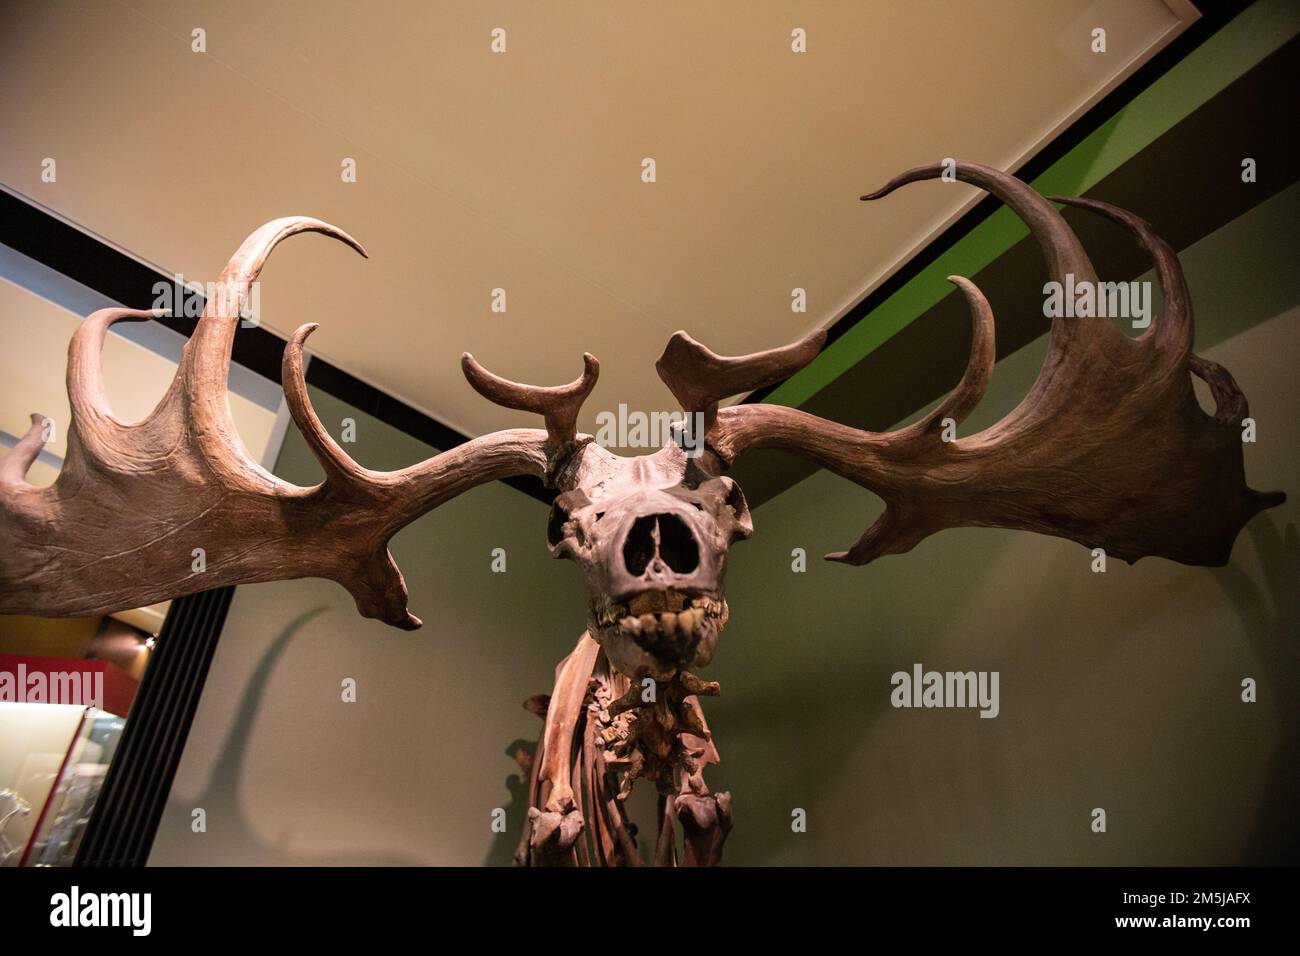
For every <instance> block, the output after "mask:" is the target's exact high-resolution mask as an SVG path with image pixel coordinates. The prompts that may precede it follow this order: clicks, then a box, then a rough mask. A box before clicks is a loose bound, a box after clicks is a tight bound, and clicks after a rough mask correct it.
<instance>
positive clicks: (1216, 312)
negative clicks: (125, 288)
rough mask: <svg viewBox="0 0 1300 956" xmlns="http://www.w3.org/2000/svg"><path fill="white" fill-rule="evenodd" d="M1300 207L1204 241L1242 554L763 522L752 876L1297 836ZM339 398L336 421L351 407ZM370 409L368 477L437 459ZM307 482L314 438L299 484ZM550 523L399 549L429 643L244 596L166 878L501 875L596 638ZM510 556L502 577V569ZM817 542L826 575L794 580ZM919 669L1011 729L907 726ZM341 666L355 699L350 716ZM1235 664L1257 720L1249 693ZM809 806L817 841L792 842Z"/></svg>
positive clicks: (751, 782) (857, 515)
mask: <svg viewBox="0 0 1300 956" xmlns="http://www.w3.org/2000/svg"><path fill="white" fill-rule="evenodd" d="M1298 200H1300V190H1297V189H1292V190H1290V191H1288V192H1287V193H1286V194H1284V195H1283V196H1281V197H1278V198H1277V199H1275V200H1274V201H1273V202H1271V203H1269V204H1268V205H1266V206H1265V207H1261V208H1260V209H1259V210H1256V211H1255V212H1253V213H1251V214H1250V215H1248V216H1246V217H1243V219H1242V220H1239V221H1238V222H1237V223H1234V224H1231V225H1230V226H1228V227H1226V228H1225V229H1224V230H1221V231H1220V232H1219V233H1217V234H1216V235H1215V236H1214V237H1211V238H1210V239H1208V240H1206V241H1205V242H1203V243H1201V244H1199V245H1198V246H1196V247H1194V248H1193V249H1191V250H1188V251H1187V252H1186V253H1184V255H1183V261H1184V263H1185V264H1186V267H1187V269H1188V273H1189V278H1190V281H1191V283H1192V287H1193V294H1194V296H1195V298H1196V301H1197V303H1198V306H1199V309H1200V316H1199V320H1198V348H1199V349H1200V351H1201V352H1202V353H1203V354H1205V355H1207V356H1208V357H1210V358H1213V359H1215V360H1217V361H1220V362H1223V363H1224V364H1226V365H1227V366H1228V367H1229V368H1230V369H1232V371H1233V372H1234V373H1235V374H1236V375H1237V378H1238V380H1239V381H1240V382H1241V384H1242V386H1243V387H1244V388H1245V390H1246V391H1247V393H1248V395H1249V397H1250V399H1251V408H1252V412H1253V414H1254V415H1255V417H1256V418H1257V419H1258V421H1259V423H1260V424H1259V428H1260V440H1259V443H1258V444H1256V445H1254V446H1249V447H1248V448H1247V452H1246V454H1247V464H1248V470H1249V473H1250V476H1251V481H1252V483H1253V485H1254V486H1255V487H1257V488H1261V489H1271V488H1282V489H1285V490H1287V491H1288V492H1289V493H1290V494H1291V500H1290V501H1289V502H1288V503H1287V504H1286V505H1285V506H1283V507H1282V508H1279V509H1276V510H1274V511H1272V512H1269V513H1268V514H1266V515H1264V516H1261V517H1259V518H1257V519H1256V520H1255V521H1254V522H1252V524H1251V525H1250V526H1249V528H1248V529H1247V531H1246V533H1244V534H1243V535H1242V536H1241V538H1240V540H1239V541H1238V543H1237V547H1236V550H1235V551H1234V554H1233V560H1232V563H1231V564H1230V565H1229V566H1228V567H1226V568H1219V569H1205V568H1187V567H1183V566H1181V565H1176V564H1172V563H1169V562H1165V561H1161V560H1158V559H1147V560H1144V561H1141V562H1139V563H1138V564H1137V565H1136V566H1134V567H1129V566H1127V565H1124V564H1122V563H1118V562H1112V563H1111V564H1110V566H1109V569H1108V571H1107V573H1106V574H1104V575H1096V574H1093V573H1091V572H1090V570H1089V561H1090V555H1089V553H1088V552H1087V551H1086V550H1085V549H1083V548H1080V547H1079V546H1077V545H1074V544H1071V543H1069V542H1065V541H1060V540H1056V539H1052V538H1044V537H1036V536H1033V535H1029V534H1022V533H1013V532H1002V531H996V530H980V529H963V530H954V531H948V532H944V533H943V534H941V535H939V536H937V537H935V538H932V539H930V540H928V541H926V542H924V543H923V544H922V545H921V546H919V547H918V548H917V549H916V550H915V551H913V552H912V553H911V554H908V555H903V556H897V557H891V558H887V559H884V560H882V561H880V562H878V563H877V564H874V565H872V566H870V567H868V568H861V569H850V568H845V567H841V566H838V565H829V564H825V563H822V562H820V561H819V560H817V556H818V555H820V554H821V553H823V552H825V551H827V550H833V549H835V548H839V547H842V546H844V545H846V544H848V543H849V542H851V541H852V540H853V539H854V538H855V537H856V536H857V535H858V534H859V533H860V532H861V531H862V530H863V529H864V528H865V527H866V526H867V524H868V523H869V522H870V521H871V520H872V518H873V517H874V514H875V509H876V508H877V507H878V506H877V505H876V504H875V503H874V501H873V499H872V497H871V496H870V495H869V494H868V493H866V492H865V491H863V490H861V489H859V488H857V487H855V486H853V485H850V484H847V483H845V482H843V481H840V480H838V479H835V478H833V477H831V476H829V475H827V474H825V473H821V474H817V475H815V476H813V477H812V478H809V479H808V480H806V481H804V482H802V483H801V484H800V485H798V486H796V487H795V488H793V489H792V490H790V491H789V492H787V493H785V494H784V495H782V496H780V497H778V498H777V499H775V500H774V501H772V502H771V503H769V504H767V505H765V506H764V507H763V508H761V509H760V510H759V511H758V513H757V515H756V520H755V524H756V526H757V533H756V534H755V536H754V538H753V539H752V540H750V541H748V542H746V543H744V544H742V545H740V546H738V547H737V550H736V552H735V555H734V563H733V565H732V571H731V575H730V588H729V589H730V592H731V597H732V611H733V616H732V622H731V625H730V627H729V628H728V631H727V633H726V635H725V636H724V638H723V640H722V642H721V647H720V651H719V654H718V657H717V659H716V660H715V662H714V664H713V666H712V667H711V668H710V669H709V671H708V672H707V676H709V677H711V678H714V679H718V680H721V681H722V684H723V696H722V697H721V698H720V699H719V700H717V701H711V702H709V703H708V712H709V716H710V721H711V723H712V725H713V727H714V730H715V734H716V736H717V739H718V744H719V748H720V751H721V753H722V757H723V763H722V766H721V767H719V768H717V769H716V770H715V772H714V773H713V777H712V780H713V782H714V783H715V785H717V786H722V787H729V788H731V789H732V791H733V793H734V796H735V814H736V829H735V831H734V832H733V834H732V836H731V838H730V841H729V843H728V848H727V858H728V860H729V862H732V863H749V864H756V863H790V864H850V863H894V864H920V863H953V864H975V863H995V864H1001V863H1025V864H1030V863H1038V864H1065V863H1082V864H1103V863H1148V864H1172V863H1191V864H1197V863H1235V862H1243V861H1259V860H1269V859H1277V858H1279V857H1280V856H1282V855H1283V854H1285V853H1287V852H1288V847H1290V848H1294V846H1295V842H1294V841H1295V838H1294V828H1293V827H1294V825H1293V823H1292V820H1293V819H1294V804H1295V798H1296V796H1297V792H1296V790H1297V781H1298V780H1300V773H1297V769H1300V768H1297V756H1296V755H1297V753H1298V752H1300V751H1297V747H1296V745H1297V742H1300V722H1298V721H1297V713H1296V707H1295V693H1296V690H1297V688H1298V686H1300V679H1298V678H1300V674H1298V668H1297V664H1296V657H1295V653H1294V639H1295V635H1296V633H1300V627H1298V626H1297V625H1298V623H1300V621H1298V618H1300V614H1298V612H1297V607H1296V597H1295V583H1296V571H1297V559H1298V555H1300V544H1298V543H1297V535H1296V530H1295V524H1296V509H1297V503H1298V502H1300V488H1297V487H1296V485H1295V476H1296V474H1297V448H1300V426H1298V423H1297V421H1296V416H1295V409H1296V407H1297V406H1296V399H1297V394H1296V392H1297V385H1296V377H1295V355H1296V354H1297V349H1298V348H1300V308H1297V303H1300V285H1298V284H1297V277H1296V275H1295V273H1294V269H1289V268H1287V267H1286V264H1285V256H1286V254H1287V250H1288V249H1291V250H1293V249H1294V248H1295V247H1296V239H1297V237H1296V235H1295V232H1296V228H1297V227H1296V223H1297V222H1298V221H1300V215H1297V213H1300V202H1298ZM995 307H996V303H995ZM1043 344H1044V343H1042V342H1039V343H1036V344H1035V345H1034V346H1032V347H1030V348H1028V349H1025V350H1024V351H1023V352H1021V353H1020V354H1017V355H1015V356H1012V357H1010V358H1009V359H1006V360H1004V361H1002V362H1001V363H999V364H998V366H997V369H996V371H995V373H994V377H993V385H992V388H991V389H990V394H989V396H988V398H987V399H986V400H985V402H984V404H983V406H982V407H981V409H980V410H979V412H978V413H977V414H976V415H975V416H973V419H972V420H971V421H970V422H969V423H968V425H967V426H965V427H966V428H967V429H973V428H977V427H980V426H982V425H984V424H986V423H988V422H990V421H992V420H993V419H994V418H996V417H998V416H999V415H1001V414H1003V413H1005V412H1006V411H1007V410H1009V409H1010V408H1011V407H1013V406H1014V404H1015V403H1016V402H1017V401H1018V400H1019V398H1020V397H1021V396H1022V395H1023V394H1024V393H1025V391H1026V390H1027V388H1028V386H1029V383H1030V382H1031V381H1032V379H1033V377H1034V375H1035V374H1036V372H1037V369H1038V363H1039V361H1040V360H1041V357H1042V354H1043ZM316 401H317V402H318V407H319V408H321V409H322V410H323V414H322V417H323V418H324V419H325V420H326V422H327V423H328V424H330V426H331V427H334V428H336V427H337V421H338V419H339V418H340V417H341V416H342V415H343V414H347V412H346V409H344V408H341V407H339V406H338V405H337V403H333V404H332V403H331V402H329V401H328V400H327V399H326V398H324V397H322V396H316ZM356 417H357V419H358V428H359V433H358V437H359V443H358V446H357V455H358V457H359V458H360V459H361V460H362V461H363V462H365V463H366V464H369V465H373V466H376V467H391V466H394V465H397V464H401V463H405V462H408V461H411V460H414V459H415V458H416V457H417V456H419V455H422V454H424V453H425V452H424V451H423V450H421V449H420V448H419V447H418V446H417V445H416V443H414V442H412V441H410V440H409V439H406V438H404V437H403V436H400V435H398V434H396V433H394V432H392V431H391V430H389V429H386V427H385V426H382V425H378V424H376V423H374V422H373V421H371V420H369V419H366V418H364V417H363V416H356ZM313 467H314V466H310V465H308V464H307V461H306V452H305V450H304V449H303V447H302V443H301V441H300V440H299V439H298V438H297V436H296V435H294V436H291V438H290V442H289V444H288V445H287V447H286V452H285V456H284V459H283V460H282V462H281V467H280V469H279V470H280V471H281V473H282V474H284V475H285V476H286V477H289V478H297V479H305V478H306V476H307V475H308V473H309V472H310V471H311V470H312V468H313ZM544 521H545V511H544V509H543V508H542V507H541V505H540V504H537V503H536V502H534V501H531V500H530V499H527V498H525V497H524V496H522V495H520V494H519V493H517V492H515V491H513V490H510V489H507V488H504V487H502V486H499V485H494V486H491V487H485V488H481V489H478V490H477V491H475V492H472V493H471V494H469V495H467V496H465V497H463V498H461V499H458V500H456V501H454V502H452V503H451V504H449V505H447V506H445V507H444V508H442V509H440V510H439V511H436V512H434V513H433V514H432V515H430V516H428V517H426V518H424V519H423V520H422V521H420V522H419V523H417V524H416V525H414V526H412V527H411V528H409V529H407V531H405V532H403V534H402V535H400V536H399V538H398V539H397V540H396V542H395V545H394V549H393V550H394V553H395V554H396V556H397V558H398V560H399V563H400V564H401V565H402V567H403V568H404V570H405V572H406V576H407V580H408V583H409V584H410V586H411V592H412V609H413V610H414V612H415V613H416V614H418V615H420V616H421V617H423V618H424V620H425V621H426V622H427V624H426V627H425V629H424V630H423V631H421V632H417V633H415V634H404V633H400V632H397V631H392V630H388V629H386V628H384V627H382V626H380V625H377V624H375V623H373V622H367V621H363V620H361V619H360V618H359V617H357V616H356V614H355V612H354V610H353V608H352V605H351V601H350V599H349V598H348V597H347V595H346V594H345V593H344V592H343V591H342V589H340V588H339V587H337V586H336V585H333V584H330V583H327V582H320V581H305V582H287V583H281V584H273V585H258V586H256V587H245V588H240V589H239V590H238V592H237V594H236V597H235V602H234V606H233V608H232V611H231V616H230V619H229V622H228V625H227V628H226V632H225V634H224V635H223V638H222V643H221V646H220V647H219V649H218V652H217V656H216V660H215V662H214V664H213V668H212V673H211V676H210V677H209V680H208V685H207V688H206V690H205V693H204V697H203V701H202V704H201V706H200V708H199V712H198V715H197V718H196V720H195V724H194V730H193V732H192V734H191V738H190V744H189V746H188V748H187V750H186V753H185V756H184V759H183V760H182V763H181V767H180V772H179V774H178V776H177V779H176V784H175V787H174V790H173V793H172V797H171V801H170V803H169V805H168V809H167V812H166V815H165V816H164V819H163V823H162V827H161V829H160V831H159V834H158V838H157V842H156V844H155V848H154V853H153V857H152V860H151V862H153V863H156V864H182V863H195V864H201V863H230V864H234V863H244V864H251V863H313V862H319V863H325V862H337V863H437V864H444V863H459V864H478V863H482V862H503V861H504V860H505V859H506V857H507V856H508V850H509V847H510V846H511V845H513V843H514V842H515V840H516V839H517V837H518V829H517V826H518V822H517V817H514V816H512V822H511V832H510V833H509V834H507V835H506V836H505V837H504V838H501V839H497V840H495V841H494V838H493V836H492V834H491V833H490V832H489V827H488V823H489V815H490V813H491V810H492V808H493V807H498V806H506V805H508V803H509V801H510V799H511V797H510V790H509V789H508V787H507V785H506V780H507V777H508V776H509V775H510V774H511V773H512V771H513V770H514V763H513V761H511V759H510V758H509V757H508V756H507V755H506V753H505V749H506V746H507V745H508V744H509V743H510V742H511V741H512V740H513V739H514V738H516V737H521V736H531V735H533V734H535V733H536V731H537V729H538V722H537V720H536V718H534V717H532V716H531V715H529V714H527V713H525V712H524V711H523V710H521V709H520V708H519V702H520V701H521V700H522V699H523V698H524V697H525V696H526V695H528V694H530V693H534V692H538V691H545V690H548V689H549V686H550V683H551V671H552V667H553V666H554V663H555V662H556V661H557V660H558V659H559V658H560V657H561V656H563V655H564V654H565V653H566V652H567V651H568V649H569V647H570V646H571V644H572V641H573V638H574V637H575V636H576V632H577V630H578V628H579V627H580V626H581V624H580V620H581V610H580V608H581V604H580V596H579V591H578V587H577V579H576V576H575V574H574V573H573V569H572V568H571V567H568V566H564V565H555V564H553V563H552V562H550V560H549V559H548V558H547V557H546V555H545V550H544V548H543V546H542V535H543V527H544ZM498 546H500V547H505V548H506V549H507V552H508V555H509V571H508V573H507V574H505V575H493V574H491V573H490V571H489V566H488V565H489V551H490V549H491V548H493V547H498ZM795 547H803V548H806V549H807V550H808V553H809V555H810V557H811V558H812V560H810V562H809V566H808V571H807V573H805V574H794V573H792V572H791V571H790V551H791V549H792V548H795ZM917 661H919V662H922V663H923V664H925V665H926V666H927V667H931V668H937V669H941V670H948V669H953V670H956V669H961V670H967V669H988V670H997V671H999V672H1000V674H1001V714H1000V716H999V717H998V718H997V719H994V720H981V719H979V718H978V717H977V716H976V715H975V714H974V713H973V712H970V711H937V710H920V711H896V710H894V709H892V708H891V707H890V705H889V692H890V689H891V688H890V683H889V677H890V674H891V673H893V672H894V671H896V670H900V669H908V668H910V667H911V665H912V663H914V662H917ZM344 677H355V678H356V679H357V681H358V684H359V695H360V699H359V702H358V703H356V704H343V703H340V702H339V682H340V680H341V679H342V678H344ZM1244 677H1253V678H1255V679H1256V680H1257V681H1258V683H1259V703H1256V704H1244V703H1242V702H1241V700H1240V682H1241V680H1242V678H1244ZM196 806H201V807H204V808H205V809H206V810H207V811H208V830H207V832H206V833H204V834H195V833H192V832H191V830H190V813H191V810H192V808H194V807H196ZM1094 807H1103V808H1105V809H1106V811H1107V814H1108V832H1107V833H1105V834H1104V835H1099V834H1093V833H1092V832H1091V831H1090V829H1089V823H1090V812H1091V810H1092V809H1093V808H1094ZM793 808H803V809H805V810H807V811H808V820H809V823H808V832H807V833H803V834H795V833H792V832H791V830H790V825H789V824H790V813H791V810H792V809H793ZM1292 852H1293V850H1292Z"/></svg>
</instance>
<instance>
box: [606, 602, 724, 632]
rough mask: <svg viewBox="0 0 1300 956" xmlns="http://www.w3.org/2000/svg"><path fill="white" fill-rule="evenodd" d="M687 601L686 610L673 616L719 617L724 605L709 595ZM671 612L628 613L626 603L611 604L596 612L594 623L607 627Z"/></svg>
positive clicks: (662, 616)
mask: <svg viewBox="0 0 1300 956" xmlns="http://www.w3.org/2000/svg"><path fill="white" fill-rule="evenodd" d="M688 603H689V605H690V606H689V607H688V608H687V609H686V610H683V611H679V612H676V614H675V615H674V616H676V617H681V616H682V615H683V614H691V615H692V618H691V620H692V621H696V620H699V619H700V618H702V617H721V616H722V613H723V609H724V608H725V607H726V605H725V604H723V602H721V601H716V600H714V599H713V598H711V597H695V598H691V599H690V601H689V602H688ZM693 612H699V613H698V614H694V613H693ZM673 614H674V612H672V611H658V612H654V613H650V614H641V615H630V614H629V609H628V606H627V605H626V604H611V605H609V606H607V607H605V608H602V609H601V610H600V611H599V612H598V613H597V615H596V623H597V624H599V625H600V626H601V627H609V626H610V625H612V624H614V623H615V622H618V623H620V624H625V622H626V621H628V620H633V621H635V620H641V621H644V620H645V619H646V618H649V619H651V620H652V621H653V620H654V619H655V618H656V617H659V618H666V617H668V616H669V615H673ZM693 628H694V624H692V629H693ZM665 633H667V632H665Z"/></svg>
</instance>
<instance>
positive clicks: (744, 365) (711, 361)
mask: <svg viewBox="0 0 1300 956" xmlns="http://www.w3.org/2000/svg"><path fill="white" fill-rule="evenodd" d="M825 344H826V333H825V332H824V331H822V330H818V331H816V332H813V333H811V334H810V335H806V336H804V337H803V338H802V339H800V340H799V341H797V342H792V343H791V344H789V345H783V346H781V347H780V348H774V349H767V350H766V351H763V352H754V353H752V354H750V355H734V356H733V355H718V354H717V353H716V352H713V351H711V350H710V349H708V348H706V347H705V346H703V345H701V344H700V343H699V342H697V341H695V339H693V338H691V337H690V336H689V335H688V334H686V333H685V332H681V331H679V332H674V333H673V337H672V338H670V339H669V340H668V344H667V345H666V346H665V347H664V352H663V354H662V355H661V356H659V360H658V361H657V362H655V371H656V372H658V373H659V378H660V379H661V380H662V381H663V383H664V384H665V385H667V386H668V390H669V391H670V392H672V393H673V397H674V398H676V399H677V401H678V402H679V403H680V404H681V406H682V411H684V412H686V413H687V414H689V415H694V414H696V413H703V414H704V427H705V431H706V433H707V432H708V431H709V430H711V429H712V428H713V424H714V422H715V420H716V419H717V414H718V403H719V402H720V401H722V399H724V398H729V397H730V396H732V395H739V394H740V393H742V392H752V391H754V390H755V389H758V388H763V387H765V386H767V385H773V384H775V383H777V382H780V381H783V380H785V379H787V378H789V377H790V376H791V375H793V374H794V373H795V372H797V371H799V370H800V369H801V368H803V367H804V366H805V365H807V364H808V363H809V362H811V361H812V360H813V359H814V358H816V357H817V353H818V352H820V351H821V350H822V346H823V345H825Z"/></svg>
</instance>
